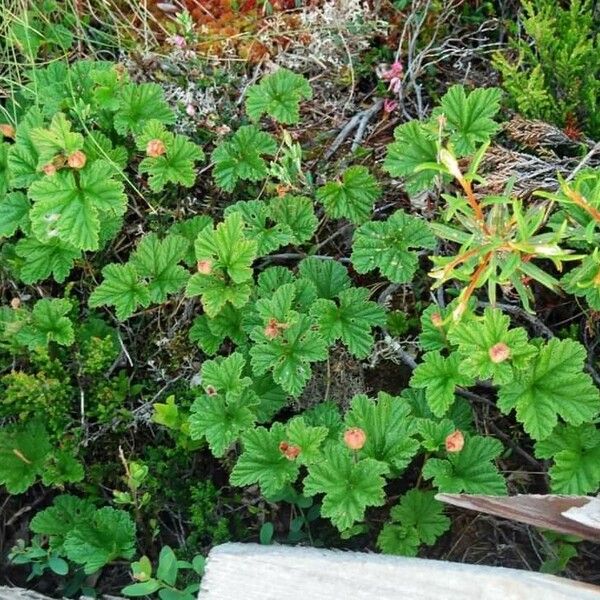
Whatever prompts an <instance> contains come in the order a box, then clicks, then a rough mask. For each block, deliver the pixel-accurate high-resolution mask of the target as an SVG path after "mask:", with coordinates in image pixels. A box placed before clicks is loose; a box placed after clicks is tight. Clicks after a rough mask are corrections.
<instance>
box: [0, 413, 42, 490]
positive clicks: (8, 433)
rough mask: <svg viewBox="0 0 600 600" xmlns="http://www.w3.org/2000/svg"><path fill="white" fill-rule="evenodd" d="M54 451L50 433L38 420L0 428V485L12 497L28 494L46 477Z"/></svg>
mask: <svg viewBox="0 0 600 600" xmlns="http://www.w3.org/2000/svg"><path fill="white" fill-rule="evenodd" d="M50 450H51V446H50V441H49V439H48V434H47V432H46V430H45V428H44V426H43V425H42V424H41V423H39V422H38V421H30V422H29V423H28V424H27V425H25V426H7V427H3V428H2V429H0V484H3V485H5V486H6V490H7V491H8V493H9V494H22V493H23V492H25V491H26V490H27V489H29V488H30V487H31V486H32V485H33V484H34V483H35V481H36V480H37V478H38V477H39V476H40V475H41V474H42V472H43V470H44V464H45V461H46V458H47V456H48V454H49V453H50Z"/></svg>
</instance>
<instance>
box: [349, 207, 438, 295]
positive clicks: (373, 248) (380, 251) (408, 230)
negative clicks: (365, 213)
mask: <svg viewBox="0 0 600 600" xmlns="http://www.w3.org/2000/svg"><path fill="white" fill-rule="evenodd" d="M434 246H435V238H434V237H433V234H432V233H431V232H430V231H429V228H428V226H427V223H426V222H425V221H423V220H422V219H418V218H417V217H412V216H410V215H407V214H406V213H405V212H404V211H402V210H399V211H396V212H395V213H394V214H393V215H392V216H391V217H390V218H389V219H388V220H387V221H372V222H369V223H365V224H364V225H362V226H361V227H359V228H358V229H357V231H356V232H355V234H354V243H353V245H352V256H351V260H352V264H353V265H354V268H355V269H356V270H357V272H359V273H368V272H369V271H372V270H374V269H376V268H378V269H379V270H380V271H381V274H382V275H383V276H384V277H387V278H388V279H389V280H390V281H393V282H395V283H407V282H408V281H410V280H411V279H412V277H413V275H414V274H415V271H416V270H417V266H418V260H417V255H416V253H415V252H413V251H412V248H430V249H432V248H433V247H434Z"/></svg>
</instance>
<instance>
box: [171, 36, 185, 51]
mask: <svg viewBox="0 0 600 600" xmlns="http://www.w3.org/2000/svg"><path fill="white" fill-rule="evenodd" d="M167 41H168V42H169V44H171V45H172V46H176V47H177V48H185V46H186V41H185V38H184V37H183V36H181V35H172V36H171V37H170V38H168V40H167Z"/></svg>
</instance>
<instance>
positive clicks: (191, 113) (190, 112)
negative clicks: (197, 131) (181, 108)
mask: <svg viewBox="0 0 600 600" xmlns="http://www.w3.org/2000/svg"><path fill="white" fill-rule="evenodd" d="M185 112H186V113H187V115H188V117H193V116H194V115H195V114H196V107H195V106H194V105H193V104H191V103H190V104H188V105H187V106H186V107H185Z"/></svg>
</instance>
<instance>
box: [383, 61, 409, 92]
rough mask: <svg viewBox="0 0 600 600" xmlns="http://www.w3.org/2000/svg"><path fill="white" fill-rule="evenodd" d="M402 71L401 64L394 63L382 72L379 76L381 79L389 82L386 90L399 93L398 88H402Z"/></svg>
mask: <svg viewBox="0 0 600 600" xmlns="http://www.w3.org/2000/svg"><path fill="white" fill-rule="evenodd" d="M403 71H404V69H403V68H402V64H401V63H399V62H398V61H396V62H394V63H393V64H392V66H391V67H390V68H389V69H388V70H387V71H384V72H383V73H382V75H381V78H382V79H383V80H384V81H389V82H390V85H389V87H388V90H390V91H392V92H394V93H395V94H397V93H398V92H399V91H400V88H401V87H402V73H403Z"/></svg>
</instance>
